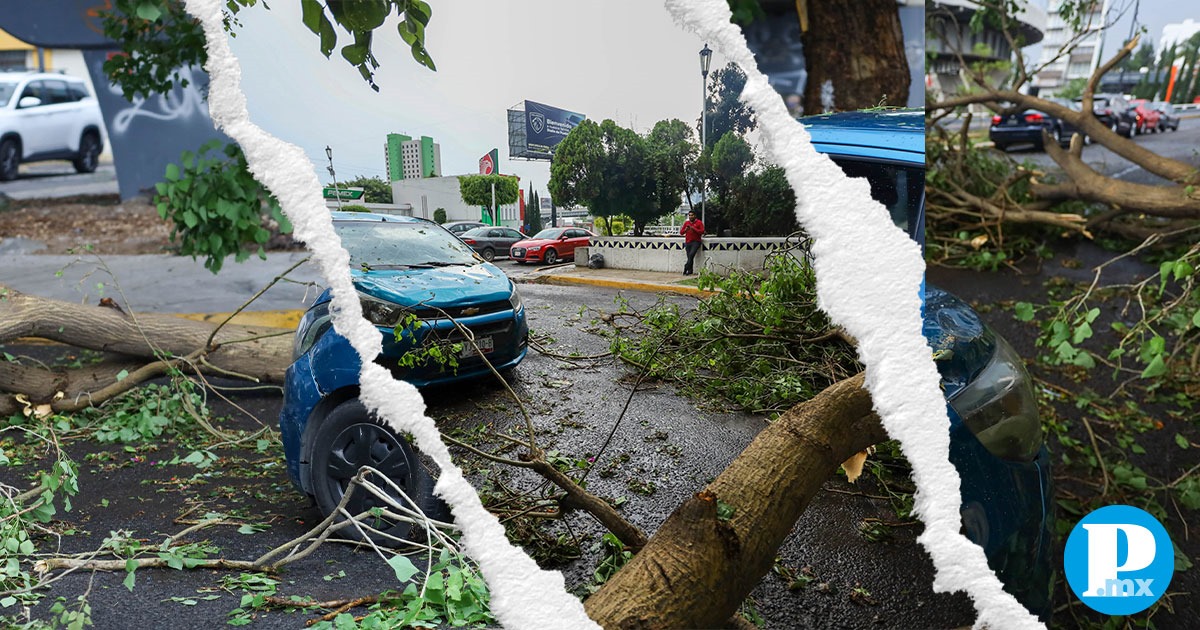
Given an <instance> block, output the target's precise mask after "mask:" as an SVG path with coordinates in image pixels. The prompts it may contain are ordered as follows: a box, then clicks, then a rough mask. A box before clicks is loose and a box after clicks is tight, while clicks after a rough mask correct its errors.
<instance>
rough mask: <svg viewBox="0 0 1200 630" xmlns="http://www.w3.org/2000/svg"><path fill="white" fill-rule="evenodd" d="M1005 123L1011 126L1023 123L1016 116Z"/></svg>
mask: <svg viewBox="0 0 1200 630" xmlns="http://www.w3.org/2000/svg"><path fill="white" fill-rule="evenodd" d="M1004 124H1006V125H1008V126H1009V127H1016V126H1017V125H1019V124H1021V121H1019V120H1017V119H1016V118H1009V119H1008V120H1007V121H1006V122H1005V123H1004Z"/></svg>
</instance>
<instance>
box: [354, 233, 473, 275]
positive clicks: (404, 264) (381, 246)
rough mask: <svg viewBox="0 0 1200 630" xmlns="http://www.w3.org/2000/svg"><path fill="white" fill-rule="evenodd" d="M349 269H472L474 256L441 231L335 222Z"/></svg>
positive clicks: (455, 239)
mask: <svg viewBox="0 0 1200 630" xmlns="http://www.w3.org/2000/svg"><path fill="white" fill-rule="evenodd" d="M333 226H334V228H335V229H336V230H337V233H338V236H339V237H341V239H342V247H345V248H346V251H347V252H349V253H350V265H351V266H352V267H353V268H355V269H358V268H361V267H362V266H363V265H366V266H367V268H368V269H402V268H411V267H446V266H451V265H475V264H478V263H479V261H478V259H476V258H475V254H474V252H473V251H472V250H471V248H470V247H468V246H467V245H466V244H464V243H463V242H462V241H460V240H458V239H457V238H455V237H454V236H452V235H451V234H449V233H448V232H446V231H445V230H442V229H440V228H437V227H434V226H431V225H427V224H424V223H395V222H387V221H335V222H334V224H333Z"/></svg>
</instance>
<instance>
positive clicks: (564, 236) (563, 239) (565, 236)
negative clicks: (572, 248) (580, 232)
mask: <svg viewBox="0 0 1200 630" xmlns="http://www.w3.org/2000/svg"><path fill="white" fill-rule="evenodd" d="M568 238H571V237H569V236H567V235H566V234H563V235H562V236H560V237H558V240H560V241H565V240H567V239H568Z"/></svg>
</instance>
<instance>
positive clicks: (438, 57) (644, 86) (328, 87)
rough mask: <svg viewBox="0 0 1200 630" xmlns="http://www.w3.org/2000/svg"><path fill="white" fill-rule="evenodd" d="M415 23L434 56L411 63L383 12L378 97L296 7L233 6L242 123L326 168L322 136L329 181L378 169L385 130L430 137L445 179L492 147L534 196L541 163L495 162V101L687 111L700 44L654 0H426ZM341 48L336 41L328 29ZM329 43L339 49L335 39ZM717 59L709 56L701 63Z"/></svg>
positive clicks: (694, 112)
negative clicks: (425, 22)
mask: <svg viewBox="0 0 1200 630" xmlns="http://www.w3.org/2000/svg"><path fill="white" fill-rule="evenodd" d="M430 4H431V5H432V6H433V17H432V20H431V23H430V27H429V29H428V32H427V38H428V43H429V46H428V48H429V51H430V54H431V55H432V56H433V59H434V61H435V62H436V63H437V68H438V70H437V72H430V71H429V70H427V69H426V68H424V67H422V66H420V65H418V64H417V63H416V62H415V61H413V59H412V57H411V55H410V53H409V51H408V49H407V48H406V47H405V46H404V45H403V42H402V41H401V40H400V38H399V37H398V36H396V35H395V33H396V30H395V28H396V27H395V18H394V17H393V18H391V19H390V20H389V22H388V23H387V24H385V25H384V26H383V27H381V29H379V31H377V35H376V39H375V46H374V52H375V55H376V57H377V58H378V59H379V61H380V64H381V66H380V68H379V70H378V72H377V73H376V83H378V84H379V86H380V91H379V92H378V93H376V92H374V91H372V90H371V89H370V87H369V86H368V85H367V83H366V82H365V81H363V80H362V79H361V78H360V77H359V75H358V71H357V70H356V69H355V68H354V67H352V66H350V65H349V64H348V63H346V62H345V61H344V60H342V59H341V57H340V54H339V52H338V51H335V52H334V54H333V57H332V58H331V59H328V60H327V59H325V58H324V57H323V56H322V55H321V54H320V52H319V51H318V49H317V43H318V42H317V38H316V36H315V35H313V34H312V33H310V32H309V31H308V30H307V29H306V28H305V27H304V26H303V24H302V23H301V21H300V15H299V6H300V4H299V3H296V2H276V3H271V10H269V11H265V10H261V9H259V8H255V9H253V10H249V11H244V12H243V13H242V16H241V21H242V23H243V27H242V28H241V29H239V31H238V36H237V37H235V38H233V40H232V42H231V44H232V48H233V50H234V52H235V53H236V54H237V56H238V58H239V60H240V62H241V65H242V89H243V91H244V92H245V94H246V98H247V100H248V103H249V107H250V112H251V116H252V118H253V119H254V121H255V122H256V123H257V124H259V125H260V126H262V127H264V128H265V129H266V130H267V131H269V132H272V133H274V134H276V135H277V136H279V137H281V138H283V139H285V140H287V141H289V142H292V143H294V144H297V145H299V146H300V147H302V148H303V149H304V150H305V152H306V153H307V154H308V156H309V158H310V159H311V160H312V161H313V163H314V165H315V166H316V167H317V169H318V174H319V176H320V177H321V180H322V181H328V179H329V177H328V173H327V172H326V171H325V166H326V164H327V163H326V160H325V145H327V144H328V145H330V146H331V147H332V148H333V151H334V166H335V167H336V169H337V173H338V178H339V179H348V178H352V177H354V176H357V175H366V176H376V175H378V176H384V175H385V168H384V157H383V145H384V137H385V136H386V134H388V133H391V132H398V133H405V134H408V135H412V136H420V135H428V136H432V137H433V138H434V140H435V141H436V142H438V143H439V144H440V145H441V161H442V170H443V173H444V174H447V175H457V174H464V173H475V172H478V160H479V158H480V157H481V156H482V155H483V154H484V153H486V152H487V151H489V150H491V149H492V148H498V149H499V150H500V171H501V172H503V173H515V174H517V175H520V176H521V187H522V188H525V189H528V187H529V183H530V181H532V182H533V184H534V186H535V187H537V188H538V189H539V190H541V191H543V192H544V191H545V190H546V182H547V180H548V179H549V166H548V163H542V162H526V161H518V160H510V159H509V158H508V144H507V142H508V136H507V118H506V114H505V110H506V109H508V108H509V107H512V106H513V105H515V104H517V103H519V102H521V101H523V100H526V99H528V100H532V101H537V102H541V103H545V104H548V105H554V106H557V107H561V108H563V109H568V110H572V111H577V112H579V113H582V114H585V115H586V116H587V117H588V118H590V119H592V120H596V121H599V120H603V119H605V118H612V119H614V120H616V121H617V122H618V123H620V124H621V125H624V126H626V127H630V126H632V127H633V128H635V129H637V130H638V131H640V132H645V131H647V130H648V129H649V128H650V127H651V126H653V124H654V123H655V122H657V121H658V120H662V119H667V118H679V119H681V120H683V121H684V122H686V123H688V124H689V125H692V124H694V122H695V120H696V119H697V118H698V117H699V113H700V106H701V77H700V66H699V57H698V52H699V50H700V48H701V47H702V46H703V44H704V42H702V41H700V40H699V39H698V38H697V37H696V36H695V35H694V34H692V33H689V32H685V31H683V30H682V29H680V28H679V27H677V26H675V24H674V23H673V22H672V20H671V18H670V16H669V15H668V14H667V12H666V9H665V8H664V7H663V5H662V4H661V3H659V2H646V1H645V0H606V1H605V2H588V3H576V2H562V1H561V0H522V1H521V2H495V1H492V2H488V1H484V0H436V1H432V2H430ZM340 35H341V36H342V39H343V41H339V46H340V45H341V44H343V43H346V41H345V40H347V39H348V38H347V36H345V34H344V33H341V34H340ZM339 50H340V47H339ZM724 63H725V61H724V59H723V58H722V57H721V55H720V53H717V54H714V56H713V62H712V68H713V69H715V68H718V67H721V66H723V65H724Z"/></svg>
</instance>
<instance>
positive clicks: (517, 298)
mask: <svg viewBox="0 0 1200 630" xmlns="http://www.w3.org/2000/svg"><path fill="white" fill-rule="evenodd" d="M508 303H509V304H512V309H513V312H514V313H515V312H517V311H519V310H521V294H520V293H519V292H517V287H513V292H512V295H510V296H508Z"/></svg>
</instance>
